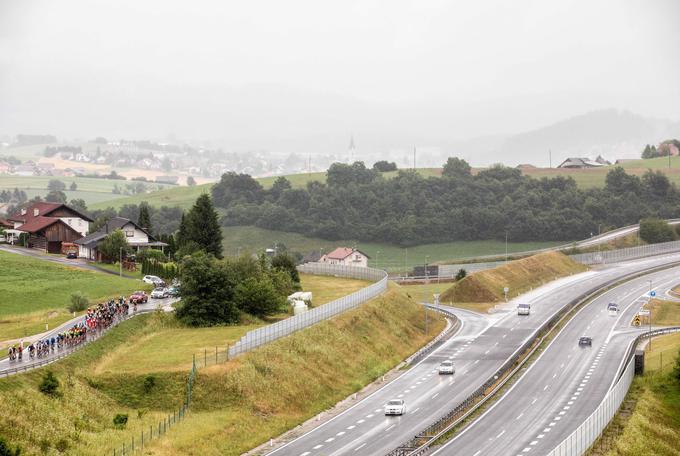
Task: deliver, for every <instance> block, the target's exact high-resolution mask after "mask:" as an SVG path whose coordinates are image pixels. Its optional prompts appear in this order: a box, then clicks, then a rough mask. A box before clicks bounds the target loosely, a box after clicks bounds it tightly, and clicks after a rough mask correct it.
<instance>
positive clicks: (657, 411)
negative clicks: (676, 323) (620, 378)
mask: <svg viewBox="0 0 680 456" xmlns="http://www.w3.org/2000/svg"><path fill="white" fill-rule="evenodd" d="M678 354H680V334H672V335H668V336H663V337H659V338H656V339H654V341H653V343H652V351H651V352H650V351H648V352H646V354H645V374H644V375H643V376H641V377H636V378H635V379H634V380H633V384H632V385H631V388H630V390H629V391H628V395H627V396H626V400H625V401H624V403H623V405H622V407H621V409H620V410H619V413H618V414H617V415H616V417H615V418H614V420H613V421H612V422H611V423H610V425H609V427H608V428H607V430H606V431H605V434H604V437H603V438H601V439H600V440H599V441H598V442H596V443H595V445H594V447H593V448H592V449H591V450H590V451H589V452H588V453H587V455H588V456H601V455H605V456H647V455H649V456H677V455H678V454H680V381H679V380H678V379H674V378H672V376H671V371H672V366H673V363H674V361H675V358H676V356H678ZM661 359H663V366H661V364H660V360H661Z"/></svg>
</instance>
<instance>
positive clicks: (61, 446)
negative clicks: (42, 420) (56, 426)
mask: <svg viewBox="0 0 680 456" xmlns="http://www.w3.org/2000/svg"><path fill="white" fill-rule="evenodd" d="M69 446H70V445H69V443H68V440H66V439H59V440H57V443H55V444H54V448H56V449H57V451H59V452H60V453H64V452H65V451H66V450H68V448H69Z"/></svg>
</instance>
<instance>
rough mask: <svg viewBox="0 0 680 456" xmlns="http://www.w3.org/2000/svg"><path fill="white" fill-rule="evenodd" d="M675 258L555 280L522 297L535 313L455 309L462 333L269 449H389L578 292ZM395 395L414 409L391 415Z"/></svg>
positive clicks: (678, 257)
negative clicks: (448, 367) (448, 363)
mask: <svg viewBox="0 0 680 456" xmlns="http://www.w3.org/2000/svg"><path fill="white" fill-rule="evenodd" d="M676 261H680V254H672V255H665V256H662V257H655V258H647V259H643V260H636V261H632V262H627V263H623V264H619V265H612V266H609V267H607V268H604V269H601V270H597V271H588V272H585V273H581V274H578V275H574V276H571V277H566V278H563V279H559V280H557V281H555V282H551V283H549V284H547V285H545V286H543V287H540V288H538V289H536V290H534V291H533V292H531V293H528V294H525V295H523V296H520V297H519V298H517V299H516V300H515V302H520V301H521V302H529V303H531V305H532V315H531V316H530V317H529V318H526V317H519V316H518V315H517V314H516V312H515V311H514V309H513V307H514V304H515V303H511V304H510V305H508V306H507V310H506V311H505V312H499V313H496V314H493V315H490V316H481V315H475V314H473V313H471V312H465V311H458V310H457V309H456V310H455V312H456V314H457V315H459V317H460V318H461V320H462V322H463V325H462V328H461V330H460V332H459V333H458V334H457V335H456V336H455V337H453V338H451V339H450V340H449V341H447V342H446V343H444V344H443V345H442V346H441V347H439V348H438V349H437V350H435V351H434V352H433V353H432V354H430V355H429V356H428V357H426V358H425V359H424V360H422V361H421V362H420V363H419V364H417V365H415V366H413V367H412V368H411V369H409V370H408V371H406V372H405V373H404V374H403V375H401V376H400V377H398V378H397V379H396V380H394V381H392V382H391V383H389V384H387V385H386V386H384V387H383V388H382V389H380V390H378V391H376V392H375V393H373V394H372V395H370V396H368V397H367V398H365V399H364V400H362V401H360V402H359V403H358V404H356V405H355V406H353V407H352V408H350V409H348V410H347V411H345V412H343V413H341V414H340V415H338V416H336V417H335V418H333V419H332V420H330V421H328V422H326V423H323V424H322V425H320V426H319V427H317V428H316V429H314V430H312V431H310V432H308V433H307V434H304V435H302V436H300V437H298V438H296V439H295V440H293V441H291V442H289V443H287V444H285V445H283V446H282V447H279V448H276V449H274V450H273V451H272V452H270V453H269V454H277V455H295V456H316V455H323V456H330V455H341V454H357V455H368V454H370V455H380V454H386V453H388V452H389V451H391V450H392V449H394V448H395V447H397V446H398V445H399V444H400V443H402V442H404V441H407V440H409V439H410V438H411V437H413V436H414V435H415V434H417V433H418V432H419V431H420V430H421V429H423V428H424V427H425V426H426V425H428V424H430V423H431V422H433V421H435V420H436V419H437V418H439V417H440V416H442V415H443V414H445V413H446V412H447V411H449V410H450V409H452V408H453V407H455V406H456V405H457V404H459V403H461V402H463V400H464V399H465V398H466V397H468V396H469V395H470V394H471V393H472V392H473V391H475V390H476V389H477V388H478V387H479V386H480V385H481V384H482V383H483V382H484V381H485V380H486V379H487V378H488V377H489V376H491V375H492V374H493V373H494V372H495V371H496V370H497V369H498V368H499V367H500V366H501V365H502V364H503V362H504V361H505V360H506V359H508V358H509V357H510V356H511V355H512V354H513V353H514V352H515V351H516V350H517V349H518V348H519V347H520V346H521V345H522V344H523V343H524V342H525V341H526V340H527V339H528V338H530V337H531V336H532V334H533V333H534V332H535V331H536V329H537V328H539V327H540V326H541V325H542V324H543V323H544V322H545V321H547V320H549V319H550V318H551V317H552V316H553V315H554V314H555V313H556V312H557V311H558V310H559V309H561V308H563V307H564V306H565V305H566V304H567V303H569V302H570V301H571V300H572V299H574V297H576V296H578V295H581V294H583V293H585V292H587V291H589V290H591V289H593V288H595V287H597V286H600V285H602V284H604V283H606V282H608V281H610V280H612V279H617V278H620V277H623V276H626V275H628V274H631V273H634V272H638V271H641V270H644V269H649V268H652V267H655V266H659V265H663V264H669V263H672V262H676ZM444 359H453V360H454V362H455V363H456V374H455V375H454V376H439V375H438V374H437V372H436V369H437V367H438V365H439V363H440V362H441V361H443V360H444ZM394 398H403V399H404V400H405V401H406V408H407V413H406V414H405V415H403V416H398V417H385V416H384V415H383V406H384V404H385V403H386V402H387V401H388V400H390V399H394ZM473 453H474V452H473ZM463 454H465V453H463ZM471 454H472V453H471ZM506 454H507V453H506Z"/></svg>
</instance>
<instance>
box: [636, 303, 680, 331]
mask: <svg viewBox="0 0 680 456" xmlns="http://www.w3.org/2000/svg"><path fill="white" fill-rule="evenodd" d="M645 308H646V309H650V310H651V311H652V325H654V326H677V325H680V302H675V301H666V300H664V299H652V300H651V301H650V302H649V304H647V305H645Z"/></svg>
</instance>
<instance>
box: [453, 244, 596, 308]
mask: <svg viewBox="0 0 680 456" xmlns="http://www.w3.org/2000/svg"><path fill="white" fill-rule="evenodd" d="M587 269H588V268H587V267H585V266H583V265H581V264H579V263H576V262H574V261H572V260H571V259H570V258H569V257H567V256H566V255H563V254H561V253H557V252H547V253H541V254H538V255H534V256H530V257H528V258H523V259H521V260H516V261H511V262H509V263H508V264H505V265H502V266H498V267H496V268H493V269H488V270H486V271H479V272H474V273H472V274H470V275H468V276H467V277H465V278H464V279H462V280H460V281H458V282H456V283H454V284H453V285H452V286H451V287H450V288H449V289H447V290H446V291H445V292H444V293H442V295H441V297H440V301H441V302H450V303H452V304H453V305H454V306H457V307H463V308H466V309H470V310H475V311H478V312H486V311H488V310H489V309H490V308H491V307H493V305H494V303H498V302H501V301H503V300H504V293H503V288H504V287H508V288H509V293H508V298H511V297H514V296H518V295H520V294H522V293H525V292H527V291H529V290H530V289H532V288H536V287H537V286H540V285H542V284H543V283H545V282H548V281H551V280H554V279H556V278H559V277H563V276H567V275H571V274H574V273H578V272H582V271H585V270H587Z"/></svg>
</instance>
